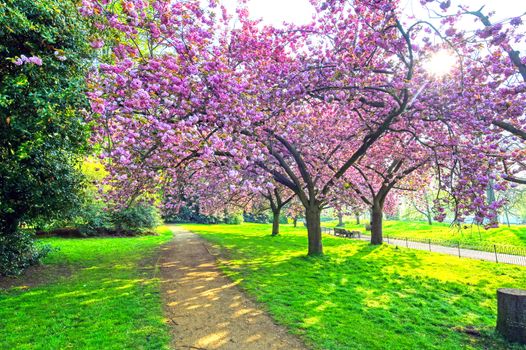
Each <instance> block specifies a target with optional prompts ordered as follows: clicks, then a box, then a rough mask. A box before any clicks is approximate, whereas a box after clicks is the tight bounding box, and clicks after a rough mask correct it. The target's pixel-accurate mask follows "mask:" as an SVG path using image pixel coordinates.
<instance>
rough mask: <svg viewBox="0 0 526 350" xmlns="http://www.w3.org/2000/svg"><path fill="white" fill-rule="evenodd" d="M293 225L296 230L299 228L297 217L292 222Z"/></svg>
mask: <svg viewBox="0 0 526 350" xmlns="http://www.w3.org/2000/svg"><path fill="white" fill-rule="evenodd" d="M292 223H293V224H294V228H296V227H298V217H297V216H295V217H294V219H293V220H292Z"/></svg>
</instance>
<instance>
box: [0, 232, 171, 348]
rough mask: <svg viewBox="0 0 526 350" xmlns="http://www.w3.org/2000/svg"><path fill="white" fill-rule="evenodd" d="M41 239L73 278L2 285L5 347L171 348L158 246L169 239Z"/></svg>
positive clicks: (51, 262)
mask: <svg viewBox="0 0 526 350" xmlns="http://www.w3.org/2000/svg"><path fill="white" fill-rule="evenodd" d="M171 235H172V234H171V232H170V231H169V230H168V229H166V228H162V229H159V235H158V236H143V237H132V238H86V239H63V238H48V239H42V240H41V241H42V242H43V243H50V244H51V245H52V246H53V247H56V248H58V249H59V250H56V251H54V252H53V253H51V254H50V255H49V256H48V257H47V258H46V259H45V262H44V263H45V264H46V265H48V266H49V268H50V269H51V268H53V267H57V266H65V267H67V269H69V270H71V271H72V274H71V275H69V276H63V277H56V279H55V281H51V282H48V283H44V284H42V285H39V286H36V287H34V288H30V289H26V288H23V287H21V288H11V289H8V290H4V291H1V290H0V330H1V332H0V333H1V336H0V349H105V350H108V349H166V348H168V341H169V336H168V331H167V329H166V325H165V324H164V322H163V319H162V309H161V299H160V295H159V290H160V289H159V288H160V286H159V283H160V282H159V279H158V278H157V277H156V276H155V272H156V271H155V268H154V264H155V261H154V260H153V256H154V255H155V254H154V251H155V249H156V248H157V247H159V246H160V245H161V244H162V243H164V242H167V241H168V240H170V238H171Z"/></svg>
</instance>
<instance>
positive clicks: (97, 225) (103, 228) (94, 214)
mask: <svg viewBox="0 0 526 350" xmlns="http://www.w3.org/2000/svg"><path fill="white" fill-rule="evenodd" d="M78 215H79V217H80V223H79V225H78V228H79V231H80V234H81V235H83V236H97V235H100V234H104V233H106V232H108V230H111V229H113V223H112V220H111V217H110V215H109V213H108V212H107V210H106V209H105V208H104V207H103V206H102V205H101V204H98V203H92V204H89V205H86V206H85V207H84V208H82V210H81V211H80V212H79V213H78Z"/></svg>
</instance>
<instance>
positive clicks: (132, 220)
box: [111, 204, 162, 233]
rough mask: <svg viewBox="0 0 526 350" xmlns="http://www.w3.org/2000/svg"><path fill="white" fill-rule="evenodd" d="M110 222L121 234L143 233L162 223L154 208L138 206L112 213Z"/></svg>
mask: <svg viewBox="0 0 526 350" xmlns="http://www.w3.org/2000/svg"><path fill="white" fill-rule="evenodd" d="M111 221H112V222H113V225H114V226H115V228H116V229H117V231H120V232H121V233H129V232H145V231H148V230H150V229H153V228H155V227H157V226H159V225H160V224H161V223H162V220H161V216H160V215H159V212H158V211H157V209H156V208H155V207H154V206H151V205H145V204H138V205H135V206H133V207H130V208H125V209H122V210H118V211H115V212H113V213H112V218H111Z"/></svg>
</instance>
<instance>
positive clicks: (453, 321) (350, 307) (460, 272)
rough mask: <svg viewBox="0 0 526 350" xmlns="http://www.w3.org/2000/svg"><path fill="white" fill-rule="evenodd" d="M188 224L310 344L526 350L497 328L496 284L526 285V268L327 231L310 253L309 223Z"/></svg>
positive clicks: (256, 295) (258, 297)
mask: <svg viewBox="0 0 526 350" xmlns="http://www.w3.org/2000/svg"><path fill="white" fill-rule="evenodd" d="M184 227H185V228H187V229H189V230H192V231H194V232H196V233H198V234H199V235H201V236H202V237H203V238H205V239H207V240H208V241H210V242H212V243H213V244H214V245H217V246H220V247H222V249H223V250H224V251H225V252H226V253H225V254H226V256H228V259H227V260H224V261H222V268H223V269H224V271H225V272H226V273H227V274H228V275H229V276H230V277H231V278H232V279H233V280H234V281H237V282H239V283H240V285H241V286H242V288H244V289H245V290H246V291H247V292H248V293H249V294H250V295H251V296H253V297H254V298H255V299H256V300H258V301H259V302H261V303H262V305H264V307H265V308H266V309H267V310H268V311H269V312H270V314H271V315H272V316H273V317H274V318H275V319H276V320H277V321H278V322H279V323H281V324H283V325H286V326H287V327H289V329H290V330H291V332H293V333H296V334H299V335H301V336H302V337H303V339H305V341H306V342H307V344H309V345H310V346H312V347H313V348H314V349H338V350H341V349H526V347H519V346H512V345H510V344H508V343H507V342H505V341H504V340H503V339H502V338H501V337H499V336H498V335H497V334H496V333H495V332H494V326H495V322H496V296H495V295H496V289H497V288H501V287H514V288H526V268H523V267H518V266H509V265H497V264H493V263H489V262H482V261H476V260H470V259H459V258H455V257H451V256H446V255H440V254H435V253H428V252H421V251H415V250H406V249H403V248H401V249H395V248H394V247H391V246H386V245H384V246H378V247H372V246H370V245H368V244H367V243H366V242H362V241H355V240H348V239H342V238H337V237H331V236H325V237H324V248H325V253H326V255H325V256H324V257H321V258H307V257H306V256H305V253H306V249H307V239H306V235H305V229H304V228H297V229H294V228H292V227H290V226H285V227H283V228H282V234H281V235H280V236H278V237H271V236H270V235H269V234H270V226H269V225H258V224H243V225H238V226H233V225H215V226H206V225H185V226H184ZM467 333H475V334H477V335H469V334H467Z"/></svg>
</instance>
